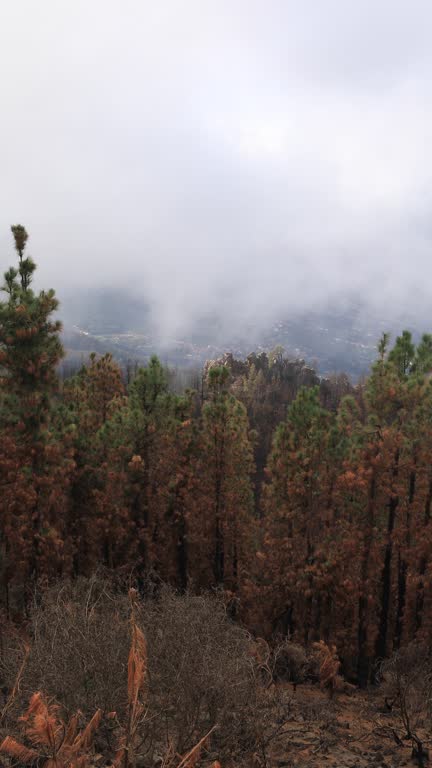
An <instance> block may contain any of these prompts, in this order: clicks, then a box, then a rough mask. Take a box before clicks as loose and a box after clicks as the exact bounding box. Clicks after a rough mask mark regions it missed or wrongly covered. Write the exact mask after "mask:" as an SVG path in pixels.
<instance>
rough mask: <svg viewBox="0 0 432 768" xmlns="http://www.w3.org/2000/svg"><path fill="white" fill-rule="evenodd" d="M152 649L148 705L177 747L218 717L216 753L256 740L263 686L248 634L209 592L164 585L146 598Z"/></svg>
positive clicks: (145, 621) (144, 614) (145, 619)
mask: <svg viewBox="0 0 432 768" xmlns="http://www.w3.org/2000/svg"><path fill="white" fill-rule="evenodd" d="M142 622H143V626H144V632H145V635H146V638H147V643H148V650H149V691H148V696H149V707H150V711H151V712H152V713H154V714H155V716H156V718H157V720H158V721H159V722H161V723H162V722H163V723H164V724H165V727H166V730H167V732H169V733H170V734H171V737H172V738H173V739H174V742H175V744H176V745H177V746H176V749H177V751H178V752H184V750H185V749H187V748H188V747H189V746H191V745H193V744H195V743H196V741H197V738H199V737H200V736H201V734H203V733H206V732H208V730H209V729H210V728H211V727H212V726H213V725H217V730H216V731H215V733H214V734H213V737H212V743H213V744H214V745H217V753H218V755H221V754H222V755H224V754H225V753H227V752H233V751H241V750H242V749H246V748H248V747H249V746H250V744H251V741H252V742H253V734H252V731H253V727H252V722H251V721H253V719H254V716H255V714H256V706H257V688H256V684H255V678H254V667H253V661H252V658H251V655H250V646H251V641H250V638H249V635H248V634H247V633H246V632H245V631H244V630H243V629H241V628H240V627H239V626H236V625H235V624H233V623H232V622H230V621H229V620H228V618H227V615H226V611H225V608H224V605H223V603H222V602H221V601H220V600H219V599H218V598H215V597H209V596H200V597H197V596H192V595H183V596H178V595H176V594H175V593H173V592H172V591H170V590H169V589H164V590H163V591H162V594H161V595H160V597H159V599H158V600H157V601H148V602H146V603H144V604H143V606H142Z"/></svg>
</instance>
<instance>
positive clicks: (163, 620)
mask: <svg viewBox="0 0 432 768" xmlns="http://www.w3.org/2000/svg"><path fill="white" fill-rule="evenodd" d="M136 620H137V622H138V623H139V626H140V627H141V628H142V630H143V632H144V635H145V638H146V643H147V668H146V692H145V697H146V716H145V719H144V721H143V725H142V732H141V733H140V747H139V750H140V754H141V758H142V764H143V766H144V765H147V764H148V765H152V764H153V763H154V760H155V758H156V757H157V755H163V754H165V752H166V749H167V748H168V747H169V748H170V749H174V750H175V751H176V752H179V753H183V752H185V751H186V750H187V749H189V748H191V747H192V746H193V745H194V744H195V743H196V742H197V741H198V740H199V739H200V738H201V737H202V736H203V735H204V734H206V733H207V732H208V731H209V730H210V729H211V728H212V727H213V726H216V728H215V730H214V732H213V733H212V739H211V748H212V749H214V750H215V751H217V754H218V755H219V756H220V757H221V758H223V756H224V755H226V754H230V755H231V756H232V755H235V754H239V753H242V752H250V751H254V749H256V741H257V739H258V738H260V736H261V730H260V728H257V722H258V721H259V710H260V706H261V704H260V701H261V698H260V697H261V691H260V688H259V686H258V685H257V683H256V669H255V666H254V662H253V658H252V655H251V653H250V646H251V641H250V638H249V635H248V633H247V632H246V631H245V630H243V629H242V628H241V627H239V626H238V625H235V624H233V623H232V622H231V621H230V620H229V619H228V617H227V615H226V611H225V608H224V605H223V603H222V601H221V600H220V599H218V598H217V597H214V596H209V595H206V596H193V595H190V594H185V595H178V594H176V593H174V592H173V591H172V590H170V589H168V588H163V589H162V590H160V591H159V593H158V595H157V596H156V597H152V598H148V599H140V600H138V601H137V607H136ZM29 634H30V643H31V650H30V653H29V657H28V660H27V663H26V666H25V669H24V672H23V676H22V680H21V685H20V690H19V693H18V694H17V696H16V701H14V705H13V708H12V710H13V711H12V710H11V720H10V722H11V723H12V722H13V718H14V716H15V714H16V713H17V712H21V711H23V710H24V709H25V708H26V706H27V704H28V700H29V697H30V695H31V694H32V693H34V692H35V691H39V690H40V691H43V692H44V693H45V694H46V695H47V696H48V697H52V698H53V699H55V700H56V701H57V702H58V703H59V704H60V705H61V707H62V709H63V711H64V713H65V715H66V716H70V715H71V714H73V713H74V712H76V711H78V710H79V711H81V712H82V713H83V715H84V716H85V717H91V716H92V714H93V713H94V712H95V710H97V709H98V708H100V709H102V710H103V712H104V713H109V712H113V711H115V712H116V713H117V715H118V719H119V720H120V721H121V720H122V719H124V717H125V715H126V711H127V663H128V654H129V648H130V625H129V604H128V598H127V594H126V592H125V591H122V590H121V589H117V588H115V587H114V586H113V585H112V583H111V582H109V581H107V580H104V579H103V578H99V577H94V578H92V579H90V580H86V579H80V580H78V581H76V582H74V583H61V584H59V585H57V586H55V587H53V588H50V589H48V590H47V591H45V593H44V594H43V595H42V596H40V597H39V598H38V600H37V601H36V602H35V605H34V608H33V611H32V614H31V619H30V626H29ZM19 657H20V654H19V653H16V652H15V655H14V654H13V653H11V654H10V659H14V658H15V659H16V663H15V664H12V665H10V668H9V670H8V675H9V681H8V682H9V685H10V686H11V687H12V685H13V680H14V677H15V676H16V672H17V663H18V660H19ZM14 713H15V714H14Z"/></svg>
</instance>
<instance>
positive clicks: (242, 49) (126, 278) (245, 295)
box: [0, 0, 432, 333]
mask: <svg viewBox="0 0 432 768" xmlns="http://www.w3.org/2000/svg"><path fill="white" fill-rule="evenodd" d="M431 28H432V4H431V3H430V0H424V1H422V0H404V1H403V2H402V1H401V0H361V2H360V0H301V2H300V0H217V1H216V0H121V1H120V0H118V1H117V2H114V1H113V0H40V1H39V2H37V3H36V2H35V1H34V0H2V2H1V3H0V105H1V106H0V269H3V268H6V267H7V266H8V265H9V263H10V261H11V258H12V255H13V251H12V247H11V237H10V231H9V227H10V225H11V224H12V223H22V224H24V225H25V226H26V227H27V229H28V230H29V232H30V240H29V252H30V254H31V255H32V256H33V258H34V259H35V260H36V261H37V263H38V266H39V269H38V284H40V285H42V286H43V287H51V286H52V287H55V288H56V289H57V290H58V292H59V293H60V296H64V297H65V298H64V301H65V302H66V301H67V296H68V292H69V294H70V293H71V292H73V293H74V294H75V298H76V295H79V291H80V290H81V289H82V288H83V287H84V286H85V287H86V288H89V287H91V288H93V287H98V288H99V287H105V286H109V287H112V286H122V287H123V288H125V289H127V290H128V291H130V292H131V293H133V294H134V295H135V296H142V297H145V298H146V299H147V300H148V301H150V302H151V304H152V306H153V307H154V308H155V311H156V313H157V316H158V319H159V324H160V327H161V329H162V330H163V331H164V332H166V333H174V332H177V331H178V330H179V329H182V328H186V327H187V326H188V325H191V324H193V323H194V322H196V318H198V317H199V316H200V314H201V313H202V312H203V311H213V310H214V309H215V308H216V309H217V310H218V311H221V312H223V313H224V314H225V315H226V317H227V318H229V321H230V322H233V323H237V322H240V321H241V320H243V319H250V318H254V319H259V318H263V322H264V321H265V320H266V319H268V318H270V317H272V316H277V315H278V314H281V313H282V314H289V313H291V314H295V313H296V312H299V311H305V310H306V311H307V310H308V309H309V308H310V309H314V310H317V309H318V310H319V308H320V307H325V306H326V305H328V304H332V303H334V302H340V301H345V300H347V299H348V298H351V297H353V298H354V299H355V300H357V299H360V300H361V301H362V302H364V303H365V305H366V306H370V307H375V308H376V307H378V308H379V309H380V310H381V309H383V310H385V311H386V312H399V311H404V312H409V313H412V314H414V315H416V316H417V317H420V318H421V319H422V321H423V319H426V320H427V318H428V312H429V306H430V286H431V284H432V258H431V257H432V218H431V212H432V160H431V144H432V142H431V139H432V88H431V80H432V46H431V45H430V33H431ZM83 295H84V294H83ZM431 326H432V323H430V326H429V327H431Z"/></svg>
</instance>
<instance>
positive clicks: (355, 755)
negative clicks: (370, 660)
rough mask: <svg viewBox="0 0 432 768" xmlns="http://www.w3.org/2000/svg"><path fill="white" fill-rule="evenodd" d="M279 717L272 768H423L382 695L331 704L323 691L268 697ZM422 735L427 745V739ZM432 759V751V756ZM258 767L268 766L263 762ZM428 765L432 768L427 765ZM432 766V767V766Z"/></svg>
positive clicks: (272, 730)
mask: <svg viewBox="0 0 432 768" xmlns="http://www.w3.org/2000/svg"><path fill="white" fill-rule="evenodd" d="M268 696H269V704H270V698H272V701H273V703H272V705H271V706H272V709H273V712H274V713H276V716H275V717H274V719H273V722H272V723H271V724H270V725H269V727H268V729H267V732H268V738H269V740H270V741H269V744H268V747H267V749H266V753H267V754H266V759H267V764H268V765H271V766H272V768H273V766H275V767H276V768H292V767H294V766H302V768H303V767H304V768H323V767H324V766H326V768H351V767H353V766H356V768H366V766H368V767H371V766H374V768H399V766H415V765H419V764H421V763H419V761H418V760H417V759H416V758H415V756H413V754H412V750H413V747H412V744H411V741H410V740H404V736H405V734H404V730H403V727H402V724H401V722H400V719H399V718H398V714H397V712H396V711H389V708H388V707H387V706H386V703H385V700H384V696H383V694H382V693H380V691H379V690H371V691H368V692H363V691H358V690H355V691H353V692H352V693H351V694H350V695H347V694H343V693H341V694H336V695H335V696H334V698H333V700H329V698H328V696H327V694H326V693H325V692H323V691H321V690H320V689H319V687H318V686H313V685H302V686H298V688H297V691H295V692H294V691H293V690H292V687H291V686H290V685H288V684H287V685H279V686H278V687H277V690H276V691H273V692H271V691H269V693H268ZM418 735H419V736H420V737H421V738H422V739H424V742H423V743H424V744H425V745H426V743H427V741H428V738H427V734H426V733H425V732H424V731H422V730H421V729H420V730H419V731H418ZM431 755H432V751H431ZM256 764H257V765H264V764H265V760H264V758H263V756H262V755H261V756H260V755H257V756H256ZM425 765H428V763H427V762H426V763H425ZM431 765H432V763H431Z"/></svg>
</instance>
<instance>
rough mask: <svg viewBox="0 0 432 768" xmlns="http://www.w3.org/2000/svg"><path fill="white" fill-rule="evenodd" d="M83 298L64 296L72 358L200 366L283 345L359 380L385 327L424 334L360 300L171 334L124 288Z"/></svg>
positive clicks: (211, 320)
mask: <svg viewBox="0 0 432 768" xmlns="http://www.w3.org/2000/svg"><path fill="white" fill-rule="evenodd" d="M85 298H87V300H84V301H83V297H82V295H80V297H79V299H76V298H72V299H71V298H69V297H65V298H64V300H63V301H62V306H61V315H62V317H63V318H64V328H65V330H64V334H63V340H64V344H65V347H66V350H67V354H68V356H69V357H77V356H78V357H79V356H81V357H82V356H86V355H87V354H88V353H90V352H92V351H94V352H97V353H103V352H111V353H112V354H113V355H114V356H115V357H116V358H117V359H119V360H120V361H122V362H124V363H125V362H127V361H130V360H136V361H138V362H145V361H146V360H148V359H149V358H150V357H151V355H153V354H157V355H158V356H159V357H160V358H161V360H162V361H163V362H164V363H167V364H169V365H173V366H179V367H201V366H202V365H203V364H204V363H205V362H206V361H207V360H208V359H214V358H218V357H220V356H221V355H223V354H224V353H225V352H232V353H233V354H234V355H235V356H236V357H245V356H246V355H248V354H249V353H251V352H253V351H260V350H263V351H266V350H270V349H273V348H274V347H276V346H282V347H284V349H285V350H286V352H287V353H288V354H289V355H290V356H292V357H296V358H302V359H305V360H306V361H308V362H309V363H311V364H313V365H314V366H315V367H316V368H317V370H318V372H319V373H320V374H321V375H328V374H331V373H338V372H342V371H343V372H345V373H347V374H349V375H350V376H351V377H352V378H353V379H357V378H358V377H360V376H362V375H365V374H367V372H368V370H369V369H370V365H371V363H372V362H373V361H374V359H375V358H376V347H377V343H378V340H379V338H380V336H381V334H382V333H383V331H390V332H391V333H392V335H393V336H395V335H397V334H398V333H400V332H401V331H402V329H403V328H404V327H410V329H411V330H412V331H413V333H414V336H418V335H419V334H418V332H417V331H416V329H415V328H413V326H412V324H411V325H409V324H408V320H405V321H404V320H403V319H402V320H399V321H397V322H395V321H393V322H386V321H385V320H384V319H382V318H381V319H380V318H377V317H376V316H371V315H370V314H369V312H368V311H367V309H366V308H365V307H364V306H362V304H361V303H357V304H356V303H354V302H352V303H349V304H344V306H343V307H342V306H341V307H337V306H336V307H332V308H328V309H326V310H323V311H305V312H303V313H301V314H298V315H296V316H294V317H293V316H290V315H289V314H288V313H287V315H286V316H285V317H284V316H280V317H278V318H277V319H275V320H273V321H272V322H268V321H267V322H259V320H256V321H255V322H254V323H252V322H249V323H244V324H242V325H241V327H239V328H236V327H231V328H229V329H228V327H227V326H228V324H227V323H226V318H225V322H222V319H221V318H219V317H218V316H217V315H216V314H215V313H209V314H208V315H207V316H204V317H201V318H200V319H199V321H197V322H196V323H195V324H194V326H193V327H192V329H191V330H190V331H188V332H183V333H179V335H178V336H177V337H174V336H173V337H169V336H166V335H164V336H162V335H161V334H160V332H158V324H157V322H156V320H155V317H154V313H153V312H152V308H151V306H150V305H149V304H148V303H146V302H145V301H144V300H142V299H137V298H136V297H135V298H133V297H131V296H130V295H129V294H128V293H127V292H125V291H116V290H109V291H105V290H98V291H95V290H90V289H89V290H88V292H87V296H86V297H85ZM233 325H234V324H233ZM425 330H427V329H425Z"/></svg>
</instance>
